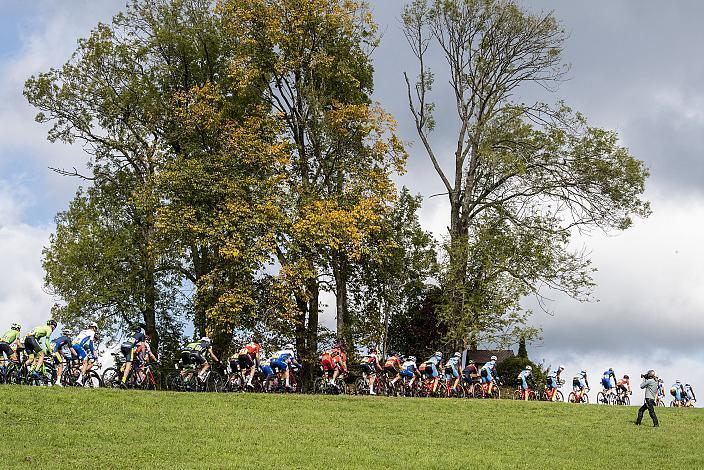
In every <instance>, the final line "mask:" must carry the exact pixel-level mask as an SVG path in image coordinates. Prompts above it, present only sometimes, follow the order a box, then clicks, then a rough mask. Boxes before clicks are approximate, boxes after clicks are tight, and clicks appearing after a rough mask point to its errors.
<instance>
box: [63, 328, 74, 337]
mask: <svg viewBox="0 0 704 470" xmlns="http://www.w3.org/2000/svg"><path fill="white" fill-rule="evenodd" d="M61 334H62V335H64V336H71V334H72V333H71V330H69V329H68V328H64V329H63V331H62V332H61Z"/></svg>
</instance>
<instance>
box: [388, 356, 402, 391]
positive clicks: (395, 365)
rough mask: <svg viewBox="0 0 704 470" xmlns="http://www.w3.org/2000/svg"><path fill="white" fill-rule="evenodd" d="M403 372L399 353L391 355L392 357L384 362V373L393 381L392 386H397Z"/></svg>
mask: <svg viewBox="0 0 704 470" xmlns="http://www.w3.org/2000/svg"><path fill="white" fill-rule="evenodd" d="M399 370H401V359H400V358H399V354H398V353H391V355H390V356H389V357H388V358H387V359H386V362H384V372H386V373H387V374H388V375H389V377H393V378H392V379H391V385H395V384H396V382H398V381H399V379H400V378H401V375H400V374H399Z"/></svg>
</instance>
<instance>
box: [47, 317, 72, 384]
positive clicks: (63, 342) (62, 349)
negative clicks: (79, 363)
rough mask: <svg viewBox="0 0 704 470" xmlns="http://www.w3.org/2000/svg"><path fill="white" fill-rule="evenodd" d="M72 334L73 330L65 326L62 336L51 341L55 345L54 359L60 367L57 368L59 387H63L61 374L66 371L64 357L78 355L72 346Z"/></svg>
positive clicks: (70, 357) (53, 349) (68, 357)
mask: <svg viewBox="0 0 704 470" xmlns="http://www.w3.org/2000/svg"><path fill="white" fill-rule="evenodd" d="M71 336H73V334H72V332H71V330H69V329H68V328H64V330H63V331H62V332H61V336H59V337H58V338H56V339H55V340H53V341H52V342H51V344H52V345H53V347H52V353H53V357H54V361H55V362H56V363H58V367H57V368H56V385H58V386H59V387H62V385H61V374H63V372H64V359H68V360H71V359H72V358H73V357H74V356H75V355H76V353H75V352H74V351H73V348H71Z"/></svg>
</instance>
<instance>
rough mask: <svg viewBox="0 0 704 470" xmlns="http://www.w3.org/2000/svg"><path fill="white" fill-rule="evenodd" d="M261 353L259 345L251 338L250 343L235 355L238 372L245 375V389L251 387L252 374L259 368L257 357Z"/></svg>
mask: <svg viewBox="0 0 704 470" xmlns="http://www.w3.org/2000/svg"><path fill="white" fill-rule="evenodd" d="M261 353H262V347H261V345H260V344H259V343H258V342H256V341H254V338H252V341H250V342H249V343H247V344H245V345H244V346H243V347H242V349H240V352H239V353H238V355H237V361H238V362H239V365H240V370H242V371H243V372H246V373H247V382H246V383H245V385H246V386H247V387H251V386H252V379H253V378H254V373H255V372H256V371H257V369H258V368H259V357H260V355H261Z"/></svg>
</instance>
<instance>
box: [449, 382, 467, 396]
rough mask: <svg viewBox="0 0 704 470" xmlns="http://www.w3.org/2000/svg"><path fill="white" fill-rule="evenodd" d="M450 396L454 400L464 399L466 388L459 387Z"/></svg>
mask: <svg viewBox="0 0 704 470" xmlns="http://www.w3.org/2000/svg"><path fill="white" fill-rule="evenodd" d="M450 395H451V396H452V397H453V398H464V396H465V393H464V387H462V386H461V385H458V386H457V387H456V388H453V389H452V391H451V393H450Z"/></svg>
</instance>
